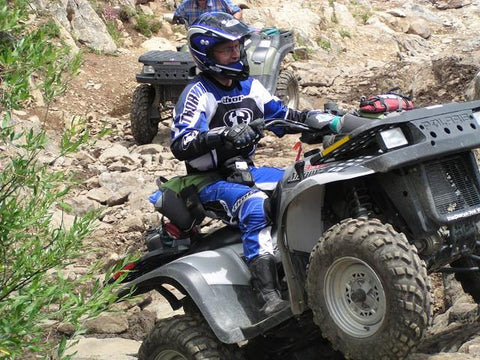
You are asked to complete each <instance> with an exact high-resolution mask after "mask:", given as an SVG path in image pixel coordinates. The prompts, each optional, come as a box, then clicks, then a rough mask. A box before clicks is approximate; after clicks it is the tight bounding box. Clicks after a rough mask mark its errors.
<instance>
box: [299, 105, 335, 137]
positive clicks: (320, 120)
mask: <svg viewBox="0 0 480 360" xmlns="http://www.w3.org/2000/svg"><path fill="white" fill-rule="evenodd" d="M304 123H305V125H307V126H309V127H311V128H312V129H315V130H322V129H324V128H326V127H329V128H330V130H331V131H333V132H336V133H339V132H340V130H341V127H342V118H341V117H340V116H337V115H333V114H329V113H327V112H324V111H322V110H310V111H307V114H306V116H305V120H304Z"/></svg>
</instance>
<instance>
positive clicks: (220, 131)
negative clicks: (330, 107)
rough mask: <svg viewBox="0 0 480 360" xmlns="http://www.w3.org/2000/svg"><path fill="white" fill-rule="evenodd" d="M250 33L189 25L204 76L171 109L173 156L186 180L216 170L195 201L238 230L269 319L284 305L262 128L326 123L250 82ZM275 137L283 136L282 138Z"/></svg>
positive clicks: (218, 18) (214, 19) (240, 27)
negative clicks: (259, 160) (256, 158)
mask: <svg viewBox="0 0 480 360" xmlns="http://www.w3.org/2000/svg"><path fill="white" fill-rule="evenodd" d="M250 32H251V30H250V28H249V27H248V26H247V25H245V24H244V23H242V22H240V21H238V20H237V19H235V18H234V17H233V16H232V15H230V14H226V13H222V12H213V13H205V14H202V15H201V16H200V17H199V18H197V20H196V21H195V22H194V23H193V24H192V25H191V27H190V28H189V30H188V35H187V37H188V46H189V49H190V52H191V54H192V56H193V59H194V60H195V62H196V64H197V66H198V68H199V69H200V70H201V73H200V74H199V75H198V76H197V77H196V78H195V79H194V80H193V81H192V82H191V83H190V84H189V85H187V87H186V88H185V89H184V91H183V93H182V95H181V96H180V98H179V100H178V102H177V104H176V107H175V109H174V113H173V119H174V123H173V125H172V131H171V138H172V143H171V150H172V152H173V154H174V156H175V157H176V158H177V159H179V160H184V161H185V162H186V168H187V172H188V173H189V174H199V173H202V172H212V171H218V173H219V174H221V175H222V176H223V178H222V179H221V180H219V181H215V182H213V183H211V184H209V185H207V186H206V187H204V188H203V189H201V190H200V192H199V197H200V201H201V202H202V204H203V205H204V206H205V207H206V208H211V207H215V205H216V208H218V207H220V208H221V209H223V211H224V212H225V213H226V218H228V221H229V222H230V223H231V224H235V225H237V226H238V227H239V228H240V231H241V238H242V242H243V251H244V255H245V258H246V260H247V263H248V266H249V268H250V270H251V274H252V280H253V281H252V282H253V285H254V286H255V288H256V289H257V290H258V291H259V293H260V294H261V295H262V298H263V300H264V301H265V305H264V306H263V308H262V310H263V311H264V312H265V313H266V314H267V315H269V314H272V313H274V312H277V311H279V310H281V309H283V308H284V307H286V306H287V305H288V302H286V301H285V300H283V299H282V298H281V296H280V294H279V291H278V280H277V275H276V268H275V258H274V255H273V243H272V237H271V234H270V230H271V226H270V219H269V216H268V201H267V199H268V195H267V194H268V192H269V191H271V190H274V189H275V186H276V184H277V182H278V181H279V180H280V179H281V178H282V176H283V170H281V169H277V168H273V167H256V166H255V165H254V164H253V161H252V157H253V155H254V153H255V148H256V144H257V142H258V141H259V140H260V138H262V137H263V124H264V121H265V122H266V123H268V121H269V120H270V119H274V118H283V119H290V120H295V121H300V122H305V121H308V123H311V122H312V121H313V122H315V121H316V123H315V124H317V125H318V123H319V122H322V124H320V125H319V126H325V127H327V128H328V126H329V123H326V122H325V120H319V119H317V118H316V117H315V115H316V114H318V113H319V111H310V112H308V111H304V112H300V111H297V110H294V109H290V108H288V107H286V106H285V105H283V104H282V102H281V101H280V100H279V99H278V98H277V97H275V96H272V95H271V94H270V93H269V92H268V91H267V90H266V89H265V88H264V86H263V85H262V84H261V83H260V82H259V81H258V80H256V79H253V78H252V77H249V66H248V63H247V58H246V53H245V49H244V45H245V42H246V40H247V39H248V37H249V35H250ZM264 119H265V120H264ZM337 119H338V117H337ZM259 123H260V124H261V125H259ZM330 127H332V125H331V124H330ZM273 131H274V132H275V134H276V135H277V136H280V137H281V136H283V135H284V134H285V131H282V130H280V129H275V128H274V129H273ZM330 132H331V131H330ZM224 220H226V219H224Z"/></svg>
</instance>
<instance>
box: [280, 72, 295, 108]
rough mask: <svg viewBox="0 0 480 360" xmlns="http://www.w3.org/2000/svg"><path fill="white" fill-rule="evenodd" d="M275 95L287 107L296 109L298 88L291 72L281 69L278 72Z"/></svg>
mask: <svg viewBox="0 0 480 360" xmlns="http://www.w3.org/2000/svg"><path fill="white" fill-rule="evenodd" d="M275 95H276V96H277V97H278V98H279V99H280V100H282V102H283V103H284V104H285V105H287V106H288V107H289V108H292V109H298V104H299V101H300V90H299V88H298V80H297V78H296V76H295V74H294V73H293V72H291V71H290V70H285V69H282V70H280V73H279V74H278V78H277V87H276V90H275Z"/></svg>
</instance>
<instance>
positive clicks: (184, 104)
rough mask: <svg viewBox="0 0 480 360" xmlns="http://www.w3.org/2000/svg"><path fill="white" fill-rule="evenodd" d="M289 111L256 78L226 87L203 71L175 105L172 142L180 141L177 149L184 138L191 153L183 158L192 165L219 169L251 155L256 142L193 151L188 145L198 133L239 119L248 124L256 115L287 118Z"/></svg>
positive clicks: (267, 118)
mask: <svg viewBox="0 0 480 360" xmlns="http://www.w3.org/2000/svg"><path fill="white" fill-rule="evenodd" d="M288 112H289V109H288V107H286V106H285V105H283V103H282V102H281V101H280V99H278V98H277V97H275V96H272V95H271V94H270V93H269V92H268V90H267V89H265V87H264V86H263V85H262V84H261V83H260V81H258V80H256V79H253V78H248V79H247V80H244V81H240V82H238V81H237V82H234V84H233V85H232V87H229V88H227V87H222V86H221V85H219V84H218V83H215V82H213V80H211V79H210V78H209V77H207V76H205V75H203V74H200V75H198V76H197V77H196V78H195V79H194V80H193V82H192V83H190V84H189V85H187V87H186V88H185V89H184V91H183V92H182V95H181V96H180V98H179V100H178V102H177V105H176V107H175V109H174V112H173V120H174V121H173V125H172V128H171V139H172V144H173V143H175V142H177V146H176V148H177V149H178V148H179V146H178V144H179V143H178V142H179V141H181V149H185V152H186V153H188V155H187V156H185V157H184V158H183V160H186V161H187V163H188V166H190V167H191V168H192V169H195V170H198V171H206V170H211V169H216V168H218V167H219V166H220V165H221V164H222V163H223V162H224V161H225V160H227V159H229V158H231V157H233V156H238V155H242V156H244V157H246V158H248V157H250V156H252V155H253V153H254V152H255V145H252V146H250V147H248V148H245V149H241V150H236V149H226V148H225V147H223V146H220V147H217V148H216V149H213V150H211V149H206V150H205V151H206V152H204V153H195V154H192V152H191V151H187V149H188V148H189V144H190V143H191V142H195V141H197V137H199V134H201V133H203V132H207V131H209V130H212V129H215V128H221V127H225V126H227V127H231V126H233V125H236V124H239V123H247V124H248V123H250V122H252V121H253V120H256V119H262V118H264V119H265V121H266V122H267V123H268V120H269V119H274V118H282V119H285V118H286V117H287V115H288ZM274 131H275V130H274ZM275 133H276V134H277V135H278V136H282V135H283V133H282V132H281V131H275ZM190 148H191V147H190ZM197 149H198V147H197Z"/></svg>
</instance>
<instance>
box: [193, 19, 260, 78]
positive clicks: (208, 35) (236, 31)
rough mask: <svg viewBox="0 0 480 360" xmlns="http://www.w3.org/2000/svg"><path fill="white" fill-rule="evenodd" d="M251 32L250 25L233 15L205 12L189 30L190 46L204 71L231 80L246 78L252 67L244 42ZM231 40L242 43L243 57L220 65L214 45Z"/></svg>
mask: <svg viewBox="0 0 480 360" xmlns="http://www.w3.org/2000/svg"><path fill="white" fill-rule="evenodd" d="M251 32H252V30H251V29H250V28H249V27H248V26H247V25H245V24H244V23H242V22H240V21H238V20H237V19H235V18H234V17H233V16H232V15H230V14H227V13H223V12H210V13H204V14H202V15H200V16H199V17H198V18H197V19H196V20H195V21H194V22H193V24H192V25H191V26H190V28H189V29H188V34H187V38H188V47H189V49H190V53H191V54H192V57H193V60H194V61H195V63H196V64H197V66H198V68H199V69H200V70H201V71H203V72H207V73H209V74H212V75H216V76H221V77H225V78H229V79H234V80H245V79H247V78H248V75H249V73H250V67H249V65H248V61H247V53H246V51H245V49H244V42H245V39H246V38H247V37H248V36H249V35H250V34H251ZM229 41H239V42H240V59H239V61H237V62H235V63H232V64H227V65H222V64H219V63H218V61H217V60H215V58H214V56H213V48H214V47H215V46H216V45H218V44H221V43H224V42H229Z"/></svg>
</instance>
